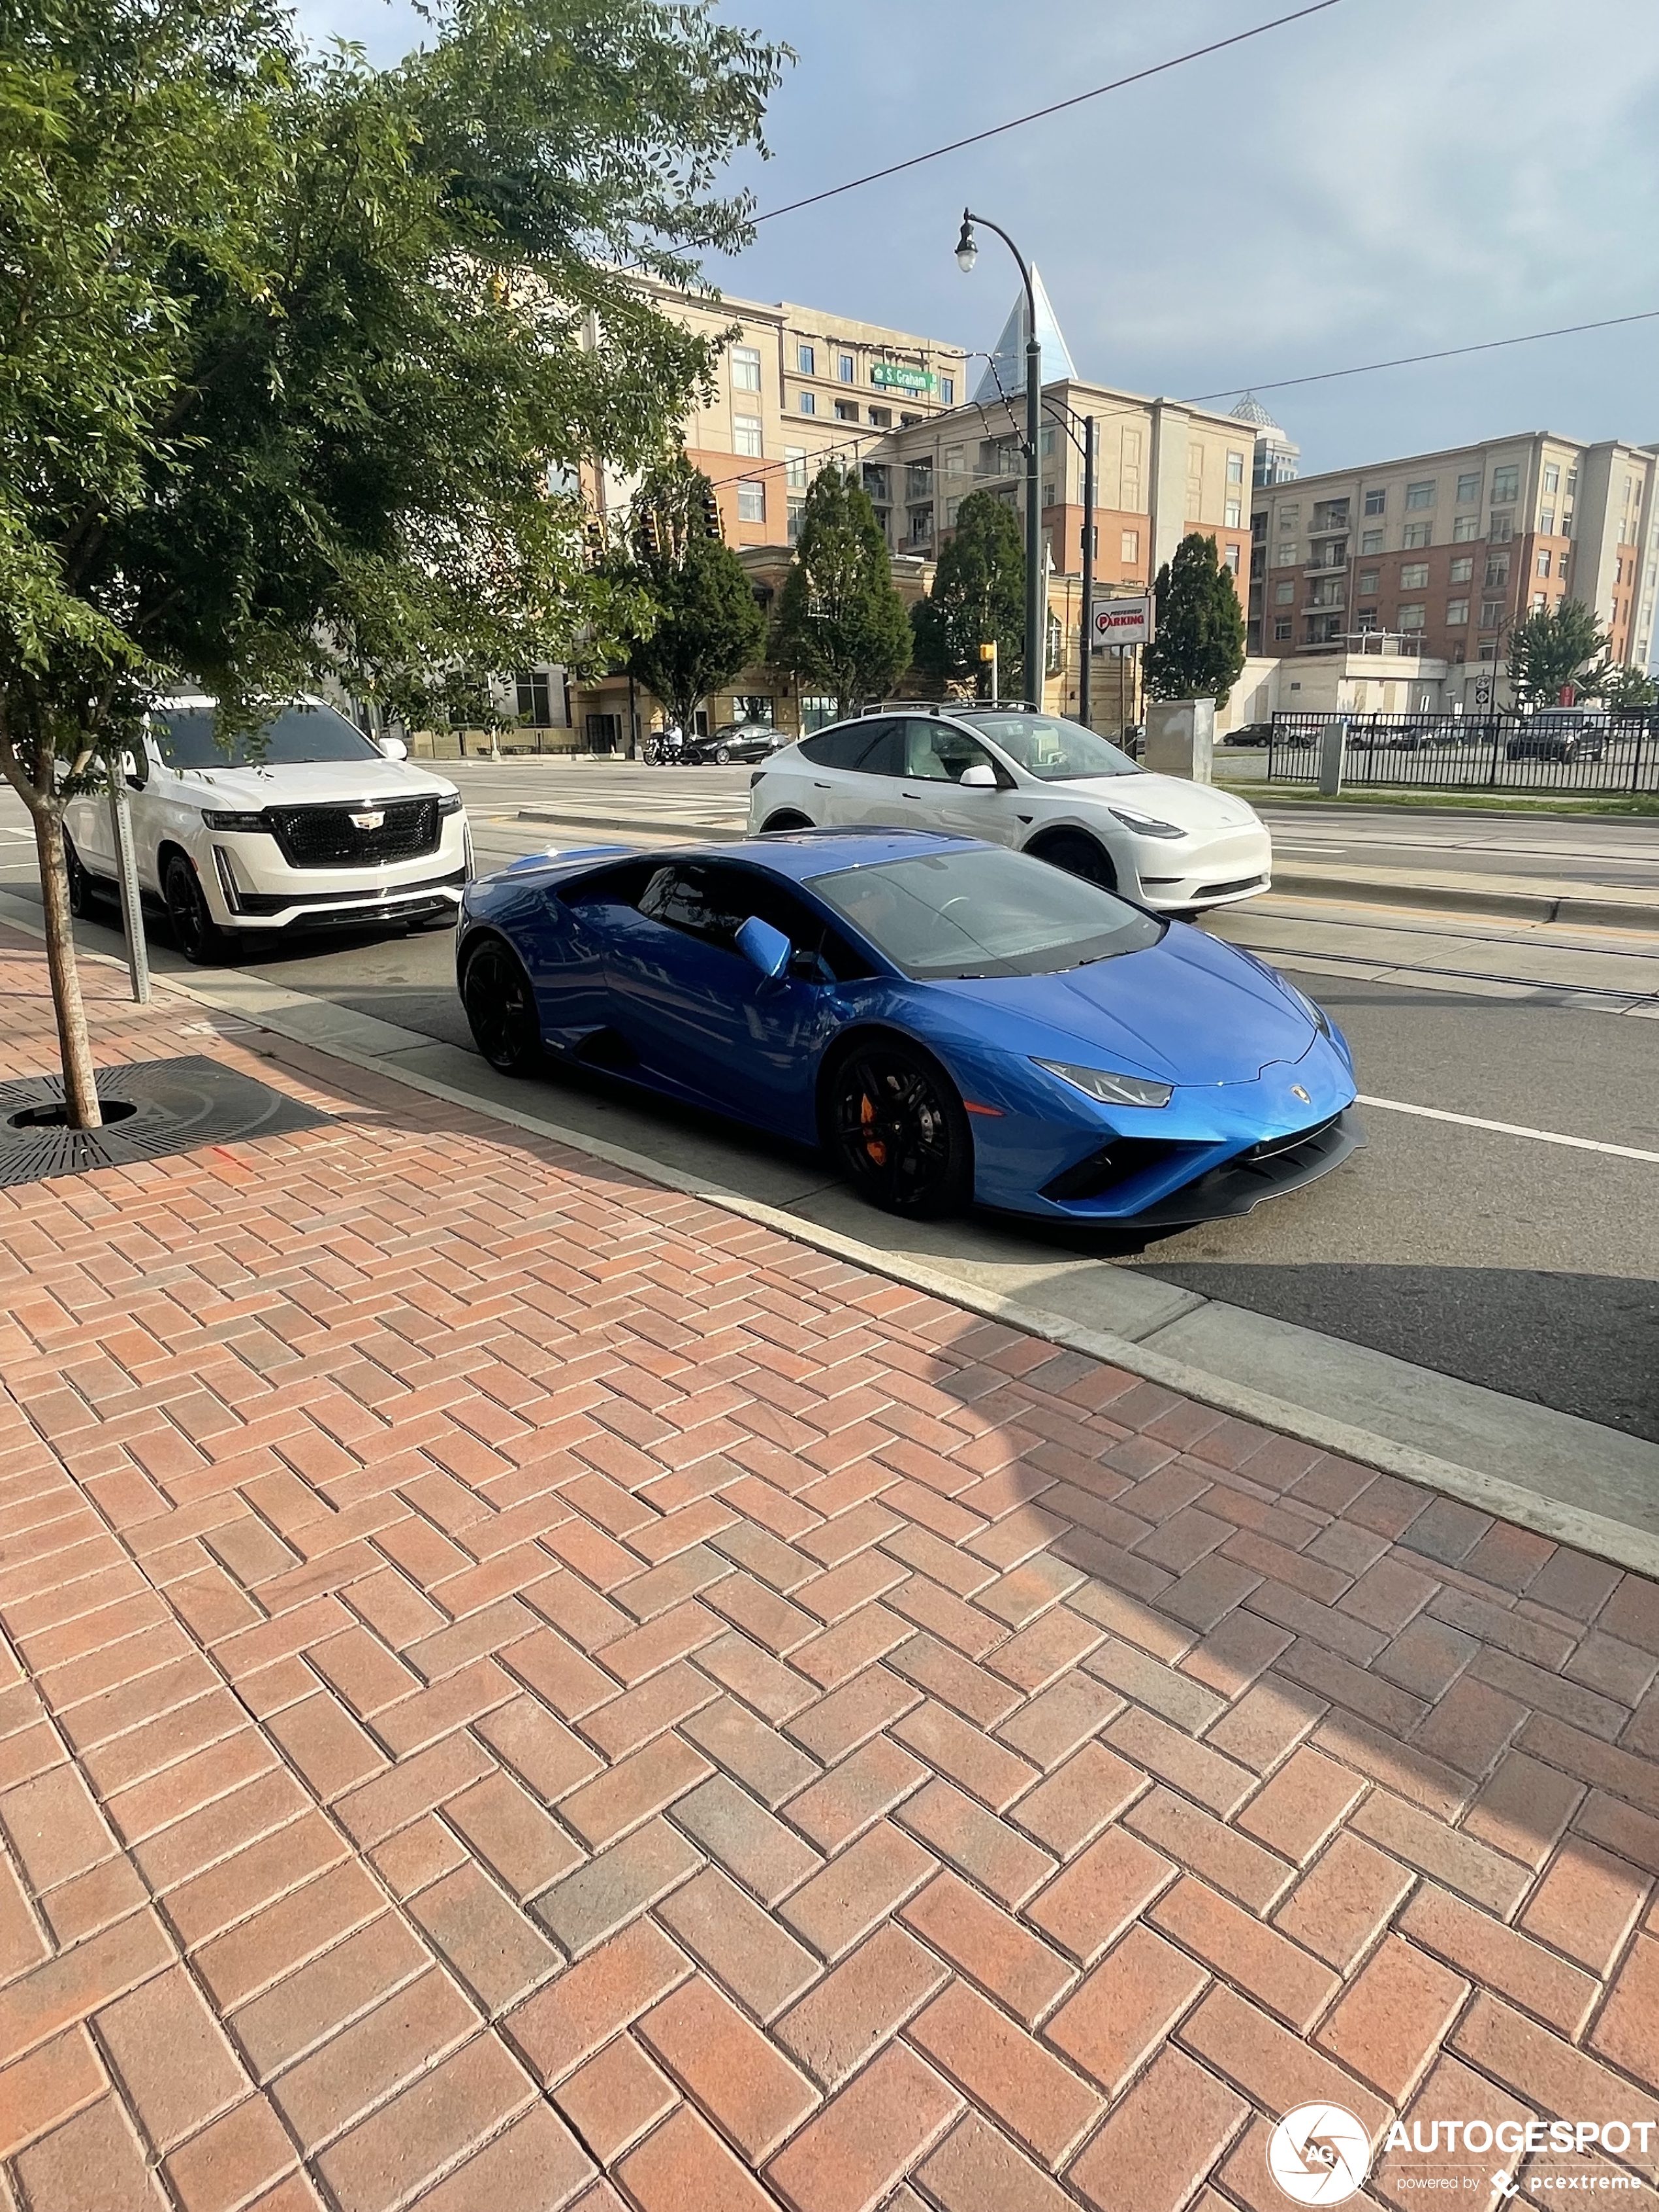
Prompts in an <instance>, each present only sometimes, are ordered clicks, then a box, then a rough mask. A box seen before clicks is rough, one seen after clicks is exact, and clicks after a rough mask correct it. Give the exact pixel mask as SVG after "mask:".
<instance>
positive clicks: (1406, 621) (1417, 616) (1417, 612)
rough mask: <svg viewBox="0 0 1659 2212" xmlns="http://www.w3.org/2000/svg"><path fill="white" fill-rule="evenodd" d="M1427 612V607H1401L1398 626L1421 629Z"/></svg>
mask: <svg viewBox="0 0 1659 2212" xmlns="http://www.w3.org/2000/svg"><path fill="white" fill-rule="evenodd" d="M1427 613H1428V609H1427V608H1426V607H1401V610H1400V615H1399V620H1398V623H1397V627H1398V628H1399V629H1402V630H1404V629H1422V628H1423V624H1424V620H1425V617H1426V615H1427Z"/></svg>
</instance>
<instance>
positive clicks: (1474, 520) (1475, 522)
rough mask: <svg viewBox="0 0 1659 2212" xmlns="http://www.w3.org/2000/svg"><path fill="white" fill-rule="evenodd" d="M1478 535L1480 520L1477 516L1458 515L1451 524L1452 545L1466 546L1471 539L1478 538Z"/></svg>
mask: <svg viewBox="0 0 1659 2212" xmlns="http://www.w3.org/2000/svg"><path fill="white" fill-rule="evenodd" d="M1479 536H1480V516H1479V515H1478V514H1460V515H1457V516H1456V517H1455V518H1454V520H1453V522H1452V544H1454V545H1467V544H1468V542H1469V540H1470V539H1471V538H1478V537H1479Z"/></svg>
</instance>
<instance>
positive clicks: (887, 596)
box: [768, 461, 910, 715]
mask: <svg viewBox="0 0 1659 2212" xmlns="http://www.w3.org/2000/svg"><path fill="white" fill-rule="evenodd" d="M768 658H769V659H770V661H771V662H772V664H773V665H774V666H775V667H777V668H784V669H787V670H788V671H789V672H790V674H791V675H792V676H794V677H796V678H801V679H804V680H805V681H807V682H810V683H813V684H823V686H824V687H825V688H826V689H827V690H829V691H832V692H833V693H834V695H835V700H836V714H838V715H844V714H853V713H855V712H856V711H857V709H858V708H859V707H860V706H861V705H863V704H864V703H865V702H866V701H867V700H870V699H876V698H884V697H885V696H886V695H887V693H888V692H889V691H890V690H891V689H892V687H893V685H894V684H896V682H897V680H898V678H900V677H901V676H902V674H903V673H904V671H905V670H906V669H907V668H908V666H909V665H910V624H909V621H908V617H907V616H906V614H905V611H904V602H903V600H902V599H900V597H899V595H898V593H897V592H896V591H895V590H894V588H893V565H892V562H891V561H890V559H889V557H888V552H887V540H886V538H884V536H883V535H882V530H881V525H880V524H879V523H878V521H877V520H876V511H875V509H874V507H872V506H871V504H870V501H869V499H868V497H867V496H866V493H865V492H864V490H863V489H862V487H861V486H860V484H858V483H856V482H855V481H854V478H853V477H852V476H851V475H850V474H849V473H848V471H846V470H844V469H842V468H841V467H840V466H839V465H837V464H836V463H835V462H833V461H832V462H830V463H829V465H827V466H826V467H824V468H823V469H821V470H820V471H818V473H817V477H815V478H814V479H813V482H812V485H811V489H810V490H809V491H808V493H807V495H806V500H805V505H804V507H802V510H801V518H800V532H799V536H798V538H797V539H796V541H795V557H794V559H793V561H792V562H791V563H790V565H789V574H788V575H787V578H786V579H785V580H784V586H783V589H782V591H781V592H780V593H779V594H778V614H777V620H776V622H775V623H774V625H773V629H772V642H771V646H770V647H769V653H768Z"/></svg>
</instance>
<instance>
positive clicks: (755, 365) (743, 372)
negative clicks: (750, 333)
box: [732, 346, 761, 392]
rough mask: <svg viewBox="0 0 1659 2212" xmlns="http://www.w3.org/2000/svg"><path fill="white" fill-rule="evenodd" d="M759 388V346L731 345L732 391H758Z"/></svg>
mask: <svg viewBox="0 0 1659 2212" xmlns="http://www.w3.org/2000/svg"><path fill="white" fill-rule="evenodd" d="M760 388H761V381H760V348H759V347H758V346H733V347H732V390H733V391H734V392H758V391H759V390H760Z"/></svg>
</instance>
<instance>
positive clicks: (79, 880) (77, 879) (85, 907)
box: [64, 832, 97, 921]
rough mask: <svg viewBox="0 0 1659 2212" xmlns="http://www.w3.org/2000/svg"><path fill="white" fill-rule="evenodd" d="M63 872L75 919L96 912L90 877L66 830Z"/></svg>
mask: <svg viewBox="0 0 1659 2212" xmlns="http://www.w3.org/2000/svg"><path fill="white" fill-rule="evenodd" d="M64 874H65V875H66V876H67V877H68V878H69V909H70V913H71V914H72V915H74V916H75V917H76V920H77V921H86V919H87V918H88V915H92V914H94V913H95V912H96V910H97V902H96V901H95V899H94V897H93V895H92V878H91V877H90V876H88V873H87V872H86V869H85V867H84V866H82V860H81V855H80V854H78V853H77V852H76V849H75V843H74V840H73V839H72V838H71V837H70V836H69V835H68V833H67V832H65V833H64Z"/></svg>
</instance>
